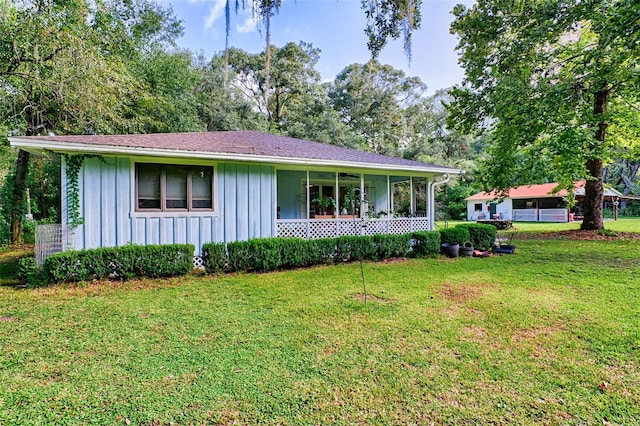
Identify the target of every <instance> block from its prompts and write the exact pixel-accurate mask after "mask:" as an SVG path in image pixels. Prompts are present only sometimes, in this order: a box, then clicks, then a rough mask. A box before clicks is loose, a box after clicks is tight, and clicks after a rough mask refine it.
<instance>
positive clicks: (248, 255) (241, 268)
mask: <svg viewBox="0 0 640 426" xmlns="http://www.w3.org/2000/svg"><path fill="white" fill-rule="evenodd" d="M252 248H253V245H252V244H251V243H250V242H248V241H232V242H230V243H227V255H228V259H229V268H228V270H229V271H231V272H246V271H248V270H249V268H252V267H253V252H252Z"/></svg>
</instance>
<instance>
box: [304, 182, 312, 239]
mask: <svg viewBox="0 0 640 426" xmlns="http://www.w3.org/2000/svg"><path fill="white" fill-rule="evenodd" d="M309 185H310V184H309V170H307V184H306V185H305V187H306V188H307V203H306V204H307V214H306V216H307V240H308V239H309V233H310V230H309V226H310V223H309V220H311V218H310V217H309V212H310V211H311V200H310V199H309V196H310V195H311V188H310V187H309Z"/></svg>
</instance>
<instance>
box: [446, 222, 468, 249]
mask: <svg viewBox="0 0 640 426" xmlns="http://www.w3.org/2000/svg"><path fill="white" fill-rule="evenodd" d="M438 232H440V241H441V242H442V243H458V244H464V243H465V242H466V241H470V240H469V238H470V236H469V230H468V229H467V228H465V227H463V226H456V227H453V228H446V229H440V230H439V231H438ZM438 250H440V248H439V247H438Z"/></svg>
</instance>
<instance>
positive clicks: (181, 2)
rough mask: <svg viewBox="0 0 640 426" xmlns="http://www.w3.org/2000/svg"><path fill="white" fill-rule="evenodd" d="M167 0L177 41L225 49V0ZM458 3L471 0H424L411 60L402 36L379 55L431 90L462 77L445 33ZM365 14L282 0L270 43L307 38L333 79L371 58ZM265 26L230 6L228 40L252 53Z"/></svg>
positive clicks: (324, 3)
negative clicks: (178, 28) (180, 28)
mask: <svg viewBox="0 0 640 426" xmlns="http://www.w3.org/2000/svg"><path fill="white" fill-rule="evenodd" d="M160 2H161V3H164V4H170V5H171V6H172V7H173V11H174V13H175V15H176V16H177V17H178V19H180V20H182V21H183V25H184V27H185V31H184V32H185V34H184V36H183V37H182V38H181V39H180V40H178V43H179V44H180V46H181V47H185V48H188V49H190V50H192V51H194V52H200V51H202V52H203V53H204V55H205V57H206V58H210V57H211V56H212V55H213V54H214V53H217V52H221V51H222V50H223V49H224V39H225V19H224V2H225V0H161V1H160ZM456 3H466V4H470V3H471V1H470V0H424V1H423V6H422V15H423V17H422V26H421V29H420V30H419V31H417V32H416V33H415V34H414V38H413V49H412V51H413V57H412V61H411V64H409V63H408V60H407V58H406V56H405V54H404V52H403V50H402V42H401V41H400V40H398V41H396V42H393V43H390V44H389V45H388V46H387V47H386V48H385V49H384V51H383V52H382V53H381V55H380V58H379V60H380V62H382V63H385V64H390V65H391V66H393V67H394V68H397V69H402V70H404V71H405V72H406V73H407V75H410V76H418V77H420V79H421V80H422V81H423V82H424V83H426V84H427V86H428V87H429V93H431V94H432V93H434V92H435V91H436V90H438V89H441V88H446V87H449V86H452V85H454V84H456V83H459V82H461V81H462V78H463V71H462V69H460V67H459V66H458V65H457V62H458V59H457V53H456V52H455V51H454V48H455V45H456V38H455V37H454V36H452V35H450V34H449V24H450V23H451V20H452V15H451V10H452V8H453V6H454V5H455V4H456ZM365 25H366V20H365V17H364V12H363V11H362V10H361V9H360V0H283V5H282V7H281V9H280V13H279V14H278V15H276V16H275V17H274V18H273V19H272V22H271V44H273V45H275V46H278V47H281V46H283V45H284V44H286V43H288V42H295V43H298V42H300V41H305V42H307V43H312V44H313V46H314V47H316V48H319V49H320V50H321V53H320V61H319V63H318V65H317V69H318V71H319V72H320V73H321V75H322V78H323V79H324V80H333V79H334V78H335V76H336V74H338V73H339V72H340V71H342V70H343V69H344V68H345V67H346V66H347V65H349V64H352V63H364V62H366V61H368V60H369V57H370V55H369V52H368V51H367V39H366V36H365V34H364V27H365ZM264 43H265V42H264V32H262V33H260V31H259V25H258V27H256V23H255V22H254V21H253V19H252V16H251V12H250V11H239V12H238V15H236V14H235V12H232V31H231V38H230V45H232V46H235V47H238V48H241V49H243V50H246V51H247V52H250V53H258V52H261V51H264Z"/></svg>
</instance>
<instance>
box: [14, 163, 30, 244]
mask: <svg viewBox="0 0 640 426" xmlns="http://www.w3.org/2000/svg"><path fill="white" fill-rule="evenodd" d="M28 166H29V153H28V152H27V151H23V150H19V151H18V159H17V160H16V175H15V182H14V183H13V204H12V206H11V244H22V242H23V240H22V209H21V208H20V207H21V204H22V196H23V194H24V185H25V181H26V178H27V170H28Z"/></svg>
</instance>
